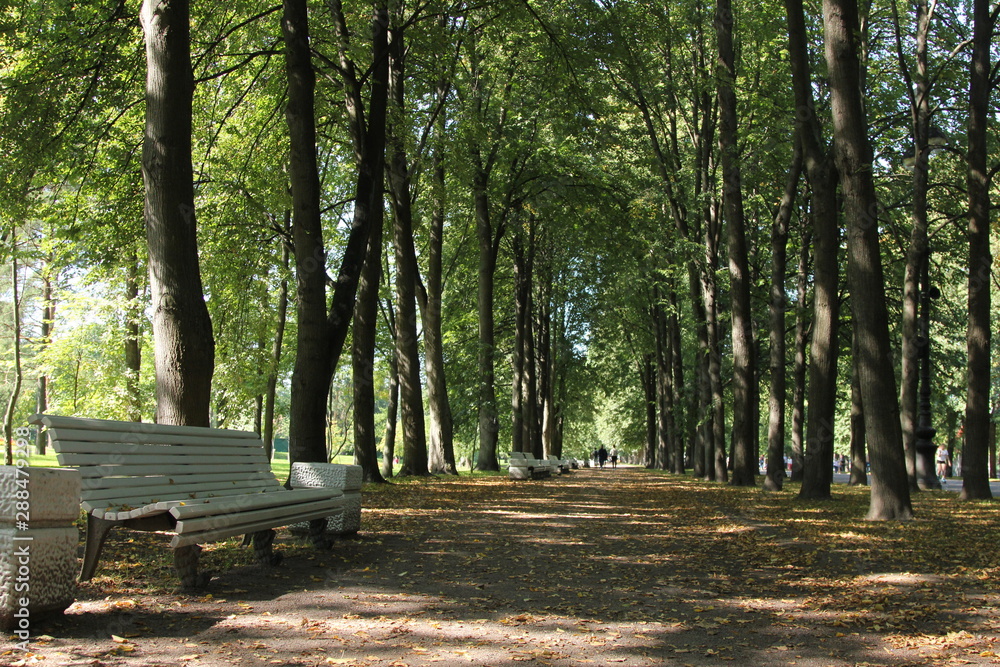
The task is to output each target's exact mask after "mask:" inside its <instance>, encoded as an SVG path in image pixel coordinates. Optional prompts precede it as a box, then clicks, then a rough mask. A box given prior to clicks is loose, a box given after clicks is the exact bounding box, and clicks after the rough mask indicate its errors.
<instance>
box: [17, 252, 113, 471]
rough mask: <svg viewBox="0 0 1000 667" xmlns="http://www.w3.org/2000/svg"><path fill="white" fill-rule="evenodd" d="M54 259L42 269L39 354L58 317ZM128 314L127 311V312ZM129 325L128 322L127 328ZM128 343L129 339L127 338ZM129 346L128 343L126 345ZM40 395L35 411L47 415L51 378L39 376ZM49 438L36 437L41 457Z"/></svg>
mask: <svg viewBox="0 0 1000 667" xmlns="http://www.w3.org/2000/svg"><path fill="white" fill-rule="evenodd" d="M51 267H52V258H51V256H50V257H49V258H48V259H47V260H46V266H45V267H43V269H42V275H41V279H42V327H41V329H42V330H41V332H40V333H41V335H40V337H39V341H38V343H39V345H38V347H39V350H38V351H39V352H42V351H44V350H45V349H46V348H47V347H48V346H49V344H50V343H51V342H52V325H53V323H54V322H55V317H56V302H55V300H54V298H53V297H54V295H53V291H52V282H53V280H52V275H51V273H50V272H51V270H52V268H51ZM126 280H127V279H126ZM126 312H127V311H126ZM127 326H128V323H127V322H126V327H127ZM126 341H127V338H126ZM126 344H127V343H126ZM125 382H126V386H128V378H126V381H125ZM37 391H38V393H37V395H36V400H35V409H36V412H37V414H40V415H41V414H45V412H46V410H48V406H49V378H48V377H47V376H45V375H39V376H38V390H37ZM48 440H49V438H48V436H47V435H46V434H45V433H44V432H43V431H42V430H41V429H38V432H37V434H36V437H35V452H36V453H37V454H39V455H43V454H45V446H46V444H47V443H48Z"/></svg>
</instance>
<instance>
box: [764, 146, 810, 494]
mask: <svg viewBox="0 0 1000 667" xmlns="http://www.w3.org/2000/svg"><path fill="white" fill-rule="evenodd" d="M796 139H797V137H796ZM801 173H802V143H801V141H798V140H797V141H796V142H795V149H794V153H793V156H792V165H791V167H789V169H788V181H787V182H786V184H785V192H784V194H783V195H782V197H781V203H780V204H779V205H778V212H777V214H776V215H775V216H774V222H773V224H772V225H771V300H770V306H769V307H770V316H771V318H770V319H771V327H770V335H769V342H770V348H771V350H770V373H771V387H770V393H769V394H768V399H767V406H768V420H767V474H766V475H765V476H764V488H765V489H767V490H770V491H780V490H781V488H782V486H784V483H785V394H786V390H787V381H786V372H785V311H786V310H787V299H786V298H785V269H786V266H787V264H788V224H789V222H790V221H791V218H792V206H793V205H794V204H795V194H796V192H797V191H798V187H799V176H800V174H801Z"/></svg>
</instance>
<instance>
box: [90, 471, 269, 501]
mask: <svg viewBox="0 0 1000 667" xmlns="http://www.w3.org/2000/svg"><path fill="white" fill-rule="evenodd" d="M144 479H145V480H150V481H148V482H146V483H142V481H141V480H144ZM103 481H104V482H105V483H104V484H103V485H102V486H100V487H97V488H94V489H84V490H83V492H82V493H81V497H82V498H83V499H84V500H93V501H99V500H107V499H109V498H122V497H127V496H140V495H144V496H146V497H149V498H153V497H155V496H158V495H164V496H168V497H171V498H175V497H176V498H181V499H182V500H183V498H184V497H188V496H190V494H195V495H197V494H199V493H207V492H210V493H221V492H225V491H227V490H229V489H234V488H251V489H256V488H274V489H279V488H282V487H281V484H280V483H279V482H278V480H277V479H275V478H274V475H273V474H271V473H269V472H268V473H260V474H259V475H253V476H242V475H239V474H236V475H212V476H208V475H205V476H201V475H179V476H177V477H172V478H168V477H113V478H105V479H104V480H103ZM116 482H121V484H117V483H116ZM126 482H133V483H128V484H127V483H126ZM135 482H138V483H135Z"/></svg>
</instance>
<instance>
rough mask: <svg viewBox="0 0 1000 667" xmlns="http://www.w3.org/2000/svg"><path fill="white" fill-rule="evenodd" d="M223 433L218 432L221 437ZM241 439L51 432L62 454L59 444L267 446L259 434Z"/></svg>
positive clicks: (243, 433) (202, 436)
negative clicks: (66, 442)
mask: <svg viewBox="0 0 1000 667" xmlns="http://www.w3.org/2000/svg"><path fill="white" fill-rule="evenodd" d="M219 432H220V431H216V433H219ZM237 433H239V434H241V435H240V436H239V437H230V436H218V435H216V436H212V435H183V434H173V433H127V432H124V431H85V430H80V429H74V428H65V427H64V428H50V429H49V430H48V434H49V439H50V440H52V441H53V445H52V446H53V448H54V449H56V451H59V450H58V446H57V445H56V444H55V442H56V441H58V442H62V441H63V440H73V441H77V442H101V443H117V444H121V445H123V446H128V445H195V446H202V447H245V446H247V444H256V445H260V446H263V442H262V441H261V439H260V436H258V435H257V434H255V433H250V432H248V431H237Z"/></svg>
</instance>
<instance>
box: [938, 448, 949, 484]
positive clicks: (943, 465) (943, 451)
mask: <svg viewBox="0 0 1000 667" xmlns="http://www.w3.org/2000/svg"><path fill="white" fill-rule="evenodd" d="M936 458H937V475H938V481H940V482H941V483H942V484H944V479H945V477H947V476H948V466H950V465H951V454H949V453H948V445H946V444H944V443H943V442H942V443H941V444H940V445H938V448H937V455H936Z"/></svg>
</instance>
